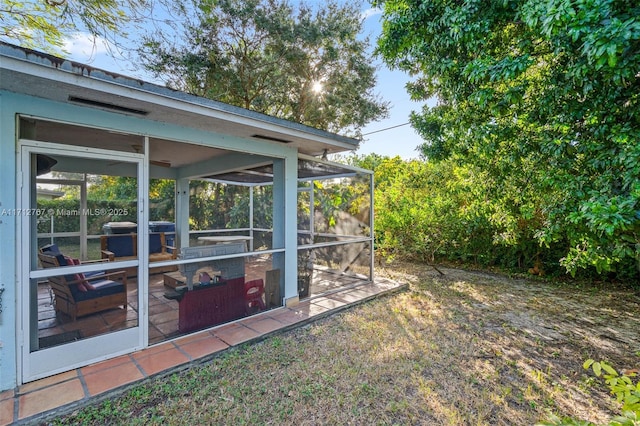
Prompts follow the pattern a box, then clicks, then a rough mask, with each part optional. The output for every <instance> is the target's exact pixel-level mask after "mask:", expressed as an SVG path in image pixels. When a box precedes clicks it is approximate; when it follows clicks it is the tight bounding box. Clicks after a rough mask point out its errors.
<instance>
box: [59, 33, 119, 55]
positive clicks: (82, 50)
mask: <svg viewBox="0 0 640 426" xmlns="http://www.w3.org/2000/svg"><path fill="white" fill-rule="evenodd" d="M62 48H63V50H64V51H65V52H67V53H68V54H69V56H70V57H71V58H73V59H74V60H76V61H79V62H85V63H86V62H91V61H93V60H94V59H95V58H96V57H97V56H99V55H104V54H108V53H109V52H111V51H113V50H114V48H113V46H111V45H110V44H109V42H108V41H107V40H105V39H103V38H101V37H98V36H94V35H91V34H88V33H82V32H78V33H74V34H72V35H71V36H70V37H67V38H66V39H65V41H64V46H63V47H62Z"/></svg>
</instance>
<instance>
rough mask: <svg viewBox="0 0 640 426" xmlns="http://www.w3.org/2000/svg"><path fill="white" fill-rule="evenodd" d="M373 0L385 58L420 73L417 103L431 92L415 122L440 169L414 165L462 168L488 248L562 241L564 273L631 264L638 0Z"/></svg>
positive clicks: (639, 77)
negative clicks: (479, 209)
mask: <svg viewBox="0 0 640 426" xmlns="http://www.w3.org/2000/svg"><path fill="white" fill-rule="evenodd" d="M377 4H378V5H379V6H382V7H383V8H384V12H383V35H382V37H381V38H380V40H379V52H380V53H381V54H382V56H383V57H384V59H385V61H386V63H387V64H389V65H390V66H392V67H396V68H399V69H402V70H405V71H407V72H409V73H411V74H413V75H414V76H416V79H415V81H414V82H412V83H411V84H409V85H408V90H409V92H410V93H411V96H412V97H413V98H414V99H416V100H421V99H427V98H430V97H433V96H436V97H437V99H438V104H437V106H435V107H433V108H429V107H425V108H424V109H423V111H422V112H421V113H415V114H413V115H412V117H411V121H412V124H413V126H414V127H415V128H416V129H417V130H418V131H419V132H420V134H421V135H422V136H423V137H424V139H425V144H424V145H423V146H422V152H423V154H424V156H425V158H427V159H429V161H431V162H437V161H446V163H445V164H448V165H449V166H445V165H439V166H436V165H430V166H423V167H431V168H438V167H454V166H453V165H454V164H455V165H456V166H457V167H459V168H458V169H457V170H461V173H464V174H466V175H467V176H466V177H465V178H462V177H461V176H460V177H459V178H458V179H456V181H457V182H464V183H465V185H468V188H467V189H466V191H467V193H466V194H465V196H467V197H469V196H470V195H471V193H473V196H472V197H471V199H469V200H468V202H469V203H471V204H470V205H473V203H476V204H477V203H482V204H483V209H484V214H482V215H481V216H480V217H482V218H484V219H485V220H488V222H489V223H488V224H487V225H488V228H485V229H490V230H491V232H492V239H493V241H494V243H496V244H497V245H496V247H498V246H502V247H515V246H518V245H530V243H531V242H532V241H535V242H536V243H538V244H540V245H541V250H543V251H548V250H553V249H554V247H555V248H557V247H558V246H559V247H561V248H562V254H561V256H558V257H557V259H556V261H558V260H559V261H560V263H561V264H562V265H563V266H564V267H565V268H566V269H567V270H568V271H570V272H572V273H575V272H576V271H577V270H581V269H589V268H594V269H595V270H596V271H597V272H599V273H601V272H607V271H614V270H618V271H620V270H621V269H625V268H629V267H630V265H633V263H634V262H635V261H639V260H640V72H639V70H640V6H639V5H638V3H637V2H636V1H630V0H617V1H614V0H545V1H539V0H529V1H510V0H505V1H499V2H479V1H467V2H457V3H452V2H449V1H445V0H436V1H430V2H423V1H418V0H389V1H378V2H377ZM427 209H429V210H431V209H432V208H431V207H427ZM422 226H424V225H422ZM461 226H469V224H465V223H461ZM482 237H484V234H483V235H482Z"/></svg>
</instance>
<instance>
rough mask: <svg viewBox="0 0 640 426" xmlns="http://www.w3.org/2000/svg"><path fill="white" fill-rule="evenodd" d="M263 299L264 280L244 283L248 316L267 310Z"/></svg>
mask: <svg viewBox="0 0 640 426" xmlns="http://www.w3.org/2000/svg"><path fill="white" fill-rule="evenodd" d="M263 297H264V281H263V280H262V279H259V280H251V281H247V282H245V283H244V301H245V311H246V314H247V315H251V314H252V313H255V312H258V311H262V310H264V309H266V306H265V304H264V299H263Z"/></svg>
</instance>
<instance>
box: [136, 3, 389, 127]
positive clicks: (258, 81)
mask: <svg viewBox="0 0 640 426" xmlns="http://www.w3.org/2000/svg"><path fill="white" fill-rule="evenodd" d="M177 9H178V11H177V13H178V14H180V15H182V16H183V17H184V19H185V20H186V22H187V23H186V24H185V27H184V28H179V29H178V32H179V34H178V38H177V39H165V38H164V35H163V34H152V35H151V36H149V37H147V38H146V39H145V44H144V47H143V48H141V49H140V54H141V57H142V61H143V65H144V66H145V68H147V69H148V70H149V71H151V72H153V73H154V74H155V76H156V77H157V78H160V79H162V80H164V81H165V82H166V83H167V85H168V86H170V87H173V88H175V89H179V90H183V91H187V92H189V93H193V94H196V95H199V96H204V97H207V98H210V99H215V100H218V101H222V102H225V103H228V104H231V105H237V106H240V107H243V108H247V109H251V110H254V111H259V112H263V113H266V114H269V115H272V116H275V117H280V118H285V119H289V120H292V121H295V122H298V123H303V124H307V125H310V126H313V127H316V128H320V129H324V130H330V131H334V132H341V133H347V134H351V135H357V134H358V133H359V130H360V128H361V127H363V126H364V125H365V124H367V123H369V122H371V121H374V120H376V119H379V118H382V117H384V116H385V114H386V111H387V105H386V104H385V103H384V102H381V101H380V100H378V99H377V97H376V96H375V94H374V93H373V87H374V86H375V67H373V66H372V65H371V64H370V60H369V57H368V54H367V50H369V49H370V43H369V40H368V38H366V37H364V38H363V37H361V36H360V33H361V31H362V23H363V21H362V18H361V16H360V11H359V8H358V5H357V4H355V3H351V2H337V1H329V2H327V3H324V4H323V5H322V7H321V8H320V7H316V6H313V5H312V4H311V3H307V2H301V3H300V5H299V6H297V8H296V7H293V6H292V5H291V4H290V3H289V2H288V1H287V0H250V1H239V0H195V1H194V3H193V4H191V2H185V3H181V4H180V5H179V6H177Z"/></svg>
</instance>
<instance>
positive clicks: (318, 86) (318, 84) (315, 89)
mask: <svg viewBox="0 0 640 426" xmlns="http://www.w3.org/2000/svg"><path fill="white" fill-rule="evenodd" d="M311 90H312V91H313V93H315V94H320V93H322V83H321V82H319V81H314V82H313V85H312V86H311Z"/></svg>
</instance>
